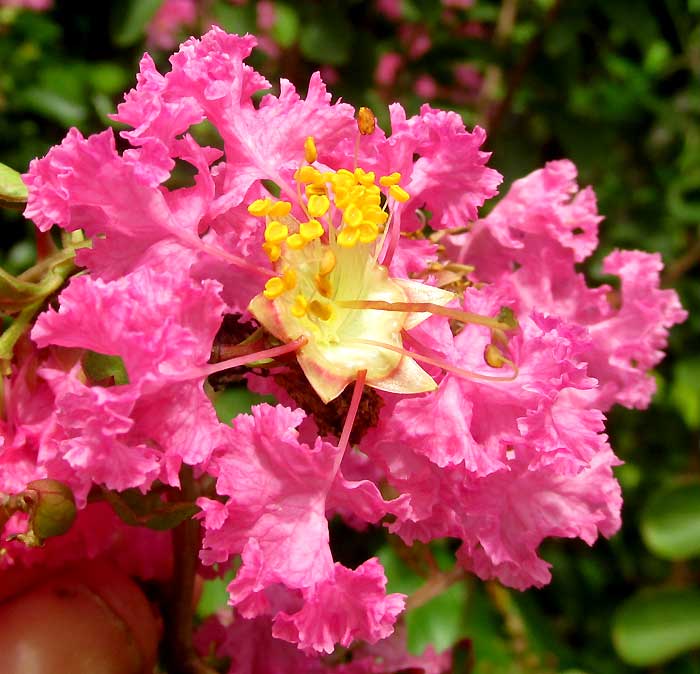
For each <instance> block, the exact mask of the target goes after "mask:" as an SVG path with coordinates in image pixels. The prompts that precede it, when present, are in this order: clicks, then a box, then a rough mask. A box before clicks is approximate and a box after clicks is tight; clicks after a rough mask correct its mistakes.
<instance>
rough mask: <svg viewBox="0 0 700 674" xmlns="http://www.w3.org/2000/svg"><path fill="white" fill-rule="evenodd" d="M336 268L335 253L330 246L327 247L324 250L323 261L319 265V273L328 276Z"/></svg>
mask: <svg viewBox="0 0 700 674" xmlns="http://www.w3.org/2000/svg"><path fill="white" fill-rule="evenodd" d="M334 269H335V253H334V252H333V251H332V250H331V249H330V248H326V250H324V251H323V257H322V258H321V263H320V264H319V265H318V273H319V274H320V275H321V276H328V274H330V273H331V272H332V271H333V270H334Z"/></svg>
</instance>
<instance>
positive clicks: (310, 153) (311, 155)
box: [304, 136, 318, 164]
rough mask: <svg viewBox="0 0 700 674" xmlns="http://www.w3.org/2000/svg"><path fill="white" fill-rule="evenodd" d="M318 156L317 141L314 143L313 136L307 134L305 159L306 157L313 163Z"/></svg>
mask: <svg viewBox="0 0 700 674" xmlns="http://www.w3.org/2000/svg"><path fill="white" fill-rule="evenodd" d="M316 157H318V152H316V143H314V137H313V136H307V137H306V140H305V141H304V159H306V161H307V162H309V164H313V163H314V162H315V161H316Z"/></svg>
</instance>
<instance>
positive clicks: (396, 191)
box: [389, 185, 411, 202]
mask: <svg viewBox="0 0 700 674" xmlns="http://www.w3.org/2000/svg"><path fill="white" fill-rule="evenodd" d="M389 196H391V197H393V198H394V199H395V200H396V201H401V202H404V201H408V200H409V199H410V198H411V195H410V194H409V193H408V192H406V190H405V189H404V188H403V187H401V186H399V185H392V186H391V187H390V188H389Z"/></svg>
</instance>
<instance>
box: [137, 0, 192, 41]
mask: <svg viewBox="0 0 700 674" xmlns="http://www.w3.org/2000/svg"><path fill="white" fill-rule="evenodd" d="M196 19H197V3H196V2H195V0H165V2H163V4H162V5H161V6H160V7H159V8H158V11H157V12H156V13H155V15H154V17H153V18H152V19H151V22H150V23H149V24H148V26H147V28H146V33H147V42H148V45H149V46H150V47H155V48H157V49H172V48H173V47H174V46H175V45H177V43H178V36H179V33H180V32H181V31H182V29H183V28H190V27H192V26H193V25H194V22H195V21H196Z"/></svg>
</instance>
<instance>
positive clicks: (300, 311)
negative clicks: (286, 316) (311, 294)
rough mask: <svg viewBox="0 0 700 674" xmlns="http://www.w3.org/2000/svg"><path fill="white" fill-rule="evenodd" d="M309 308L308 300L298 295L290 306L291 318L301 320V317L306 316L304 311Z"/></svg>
mask: <svg viewBox="0 0 700 674" xmlns="http://www.w3.org/2000/svg"><path fill="white" fill-rule="evenodd" d="M308 306H309V300H307V299H306V297H304V296H303V295H301V294H299V295H297V296H296V297H295V298H294V303H293V304H292V308H291V309H290V311H291V312H292V316H295V317H296V318H301V317H302V316H306V310H307V308H308Z"/></svg>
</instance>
